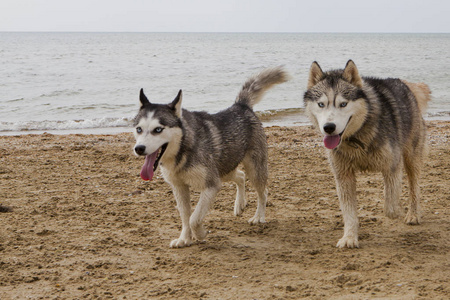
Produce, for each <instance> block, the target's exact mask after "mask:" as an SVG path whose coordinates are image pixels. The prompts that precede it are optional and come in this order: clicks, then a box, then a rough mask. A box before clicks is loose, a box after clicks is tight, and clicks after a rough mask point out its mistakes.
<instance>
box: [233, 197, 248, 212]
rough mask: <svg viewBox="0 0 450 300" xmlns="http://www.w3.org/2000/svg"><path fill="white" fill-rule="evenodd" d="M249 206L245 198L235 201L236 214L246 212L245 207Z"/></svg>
mask: <svg viewBox="0 0 450 300" xmlns="http://www.w3.org/2000/svg"><path fill="white" fill-rule="evenodd" d="M246 206H247V202H246V201H245V200H240V201H237V200H236V202H235V203H234V215H235V216H240V215H241V214H242V213H243V212H244V208H245V207H246Z"/></svg>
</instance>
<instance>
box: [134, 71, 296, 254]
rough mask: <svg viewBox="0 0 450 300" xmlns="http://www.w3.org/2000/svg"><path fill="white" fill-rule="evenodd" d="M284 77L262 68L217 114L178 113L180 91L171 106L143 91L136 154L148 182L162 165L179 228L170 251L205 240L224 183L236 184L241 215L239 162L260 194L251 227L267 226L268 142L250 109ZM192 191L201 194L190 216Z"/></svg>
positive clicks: (242, 193) (242, 177)
mask: <svg viewBox="0 0 450 300" xmlns="http://www.w3.org/2000/svg"><path fill="white" fill-rule="evenodd" d="M287 79H288V74H287V73H286V72H285V71H284V70H283V69H282V68H281V67H277V68H271V69H266V70H264V71H262V72H261V73H260V74H258V75H256V76H254V77H251V78H250V79H248V80H247V81H246V82H245V84H244V85H243V87H242V89H241V91H240V92H239V94H238V96H237V98H236V101H235V103H234V104H233V105H232V106H231V107H229V108H227V109H225V110H223V111H220V112H218V113H216V114H208V113H206V112H191V111H188V110H185V109H182V108H181V101H182V92H181V90H180V92H179V93H178V95H177V96H176V97H175V99H174V100H173V101H172V102H171V103H169V104H154V103H150V101H149V100H148V99H147V97H146V96H145V94H144V92H143V90H141V92H140V102H141V107H140V110H139V113H138V115H137V116H136V118H135V121H134V126H135V132H134V135H135V138H136V144H135V147H134V152H135V153H136V154H137V155H139V156H145V162H144V165H143V167H142V170H141V177H142V179H143V180H152V178H153V174H154V172H155V170H156V169H157V167H158V166H160V168H161V171H162V174H163V176H164V179H165V180H166V181H167V182H168V183H169V184H170V185H171V186H172V189H173V192H174V195H175V199H176V202H177V208H178V210H179V213H180V216H181V222H182V229H181V234H180V237H179V238H177V239H175V240H173V241H172V242H171V243H170V247H174V248H180V247H186V246H190V245H191V244H192V242H193V240H194V239H195V240H199V241H200V240H203V239H204V238H205V236H206V230H205V229H204V228H203V226H202V221H203V219H204V218H205V216H206V214H207V212H208V210H209V209H210V208H211V206H212V203H213V201H214V198H215V196H216V194H217V192H218V191H219V190H220V188H221V185H222V182H223V181H234V182H235V183H236V185H237V195H236V200H235V203H234V214H235V215H237V216H238V215H240V214H241V213H242V212H243V209H244V208H245V206H246V204H247V202H246V199H245V188H244V184H245V174H244V172H242V171H240V170H238V165H239V164H240V163H242V164H243V166H244V169H245V171H246V172H247V176H248V179H249V180H250V182H251V183H252V184H253V186H254V187H255V189H256V192H257V194H258V204H257V209H256V213H255V215H254V217H253V218H251V219H250V220H249V223H252V224H257V223H263V222H265V220H264V217H265V208H266V201H267V199H266V198H267V189H266V186H267V177H268V174H267V159H268V158H267V141H266V135H265V134H264V130H263V127H262V124H261V122H260V121H259V119H258V118H257V116H256V115H255V113H254V112H253V106H254V105H255V104H257V103H258V102H259V101H260V100H261V98H262V96H263V95H264V93H265V92H266V91H267V90H268V89H270V88H271V87H272V86H274V85H276V84H280V83H283V82H285V81H286V80H287ZM190 189H194V190H197V191H201V194H200V199H199V201H198V203H197V206H196V208H195V210H194V211H193V213H191V201H190Z"/></svg>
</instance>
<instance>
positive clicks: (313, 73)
mask: <svg viewBox="0 0 450 300" xmlns="http://www.w3.org/2000/svg"><path fill="white" fill-rule="evenodd" d="M322 78H323V71H322V69H321V68H320V66H319V64H318V63H317V62H316V61H315V62H313V63H312V65H311V68H310V69H309V79H308V89H310V88H312V87H313V86H315V85H316V84H317V83H318V82H319V81H320V80H321V79H322Z"/></svg>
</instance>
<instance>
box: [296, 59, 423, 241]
mask: <svg viewBox="0 0 450 300" xmlns="http://www.w3.org/2000/svg"><path fill="white" fill-rule="evenodd" d="M430 94H431V92H430V90H429V88H428V86H427V85H426V84H423V83H410V82H407V81H404V80H400V79H395V78H387V79H379V78H374V77H361V76H360V75H359V72H358V69H357V68H356V65H355V64H354V62H353V61H351V60H349V61H348V62H347V65H346V67H345V69H341V70H332V71H328V72H323V71H322V69H321V68H320V66H319V64H318V63H317V62H314V63H313V64H312V66H311V68H310V73H309V81H308V90H307V91H306V92H305V95H304V103H305V108H306V111H307V113H308V114H309V116H310V119H311V121H312V123H313V124H314V125H315V127H316V128H317V129H318V130H319V131H320V133H321V134H322V135H323V136H324V144H325V147H326V148H328V150H327V153H328V158H329V162H330V165H331V168H332V170H333V173H334V176H335V179H336V187H337V193H338V197H339V201H340V207H341V211H342V214H343V217H344V236H343V237H342V238H341V239H340V240H339V242H338V243H337V247H341V248H342V247H348V248H353V247H359V241H358V226H359V224H358V216H357V202H356V172H358V171H377V172H381V173H382V175H383V177H384V197H385V204H384V211H385V214H386V216H388V217H389V218H396V217H398V216H399V215H401V214H402V210H401V209H400V205H399V198H400V195H401V186H402V185H401V182H402V169H403V168H404V169H405V171H406V174H407V177H408V181H409V207H408V212H407V214H406V217H405V222H406V223H407V224H411V225H415V224H419V222H420V212H419V202H420V189H419V177H420V169H421V164H422V157H423V154H424V150H425V140H426V126H425V122H424V120H423V118H422V113H424V112H425V109H426V106H427V102H428V101H430V99H431V96H430Z"/></svg>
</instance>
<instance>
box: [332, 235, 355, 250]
mask: <svg viewBox="0 0 450 300" xmlns="http://www.w3.org/2000/svg"><path fill="white" fill-rule="evenodd" d="M336 247H338V248H345V247H347V248H359V242H358V238H357V237H355V236H344V237H342V238H341V239H340V240H339V242H338V243H337V245H336Z"/></svg>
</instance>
